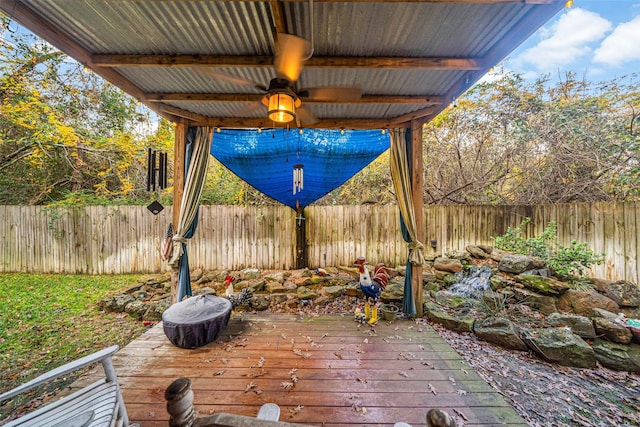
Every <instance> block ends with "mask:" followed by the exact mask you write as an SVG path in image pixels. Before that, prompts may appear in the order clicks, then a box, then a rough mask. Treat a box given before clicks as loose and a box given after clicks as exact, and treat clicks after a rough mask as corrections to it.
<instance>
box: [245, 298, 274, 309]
mask: <svg viewBox="0 0 640 427" xmlns="http://www.w3.org/2000/svg"><path fill="white" fill-rule="evenodd" d="M270 303H271V301H270V300H269V298H267V297H266V296H265V295H254V296H253V298H251V302H249V305H250V306H251V308H252V309H254V310H257V311H264V310H266V309H268V308H269V304H270Z"/></svg>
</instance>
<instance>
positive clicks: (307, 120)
mask: <svg viewBox="0 0 640 427" xmlns="http://www.w3.org/2000/svg"><path fill="white" fill-rule="evenodd" d="M316 123H318V118H317V117H316V116H314V115H313V113H312V112H311V111H309V110H307V109H306V108H305V107H299V108H296V124H297V125H298V127H302V126H305V125H306V126H309V125H314V124H316Z"/></svg>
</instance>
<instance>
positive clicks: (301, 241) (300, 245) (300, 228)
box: [296, 205, 308, 269]
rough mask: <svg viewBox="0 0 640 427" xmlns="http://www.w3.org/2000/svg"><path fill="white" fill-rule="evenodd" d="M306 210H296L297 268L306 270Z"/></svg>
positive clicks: (300, 208) (299, 207)
mask: <svg viewBox="0 0 640 427" xmlns="http://www.w3.org/2000/svg"><path fill="white" fill-rule="evenodd" d="M305 223H306V220H305V217H304V208H303V207H301V206H300V205H298V206H297V208H296V268H297V269H301V268H306V267H308V265H307V233H306V229H307V228H306V224H305Z"/></svg>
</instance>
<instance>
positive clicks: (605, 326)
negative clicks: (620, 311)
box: [593, 317, 633, 344]
mask: <svg viewBox="0 0 640 427" xmlns="http://www.w3.org/2000/svg"><path fill="white" fill-rule="evenodd" d="M593 326H594V328H595V330H596V334H598V336H600V337H601V338H603V339H605V340H607V341H611V342H615V343H619V344H629V343H630V342H631V339H632V338H633V334H632V333H631V331H630V330H629V329H628V328H625V327H624V326H623V325H621V324H620V323H618V322H617V321H615V320H613V319H611V318H606V317H594V318H593Z"/></svg>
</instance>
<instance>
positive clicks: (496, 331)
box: [473, 317, 527, 351]
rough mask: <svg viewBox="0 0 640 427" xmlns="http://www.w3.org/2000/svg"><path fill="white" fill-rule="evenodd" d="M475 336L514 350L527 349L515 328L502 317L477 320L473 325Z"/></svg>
mask: <svg viewBox="0 0 640 427" xmlns="http://www.w3.org/2000/svg"><path fill="white" fill-rule="evenodd" d="M473 331H474V332H475V334H476V336H477V337H478V338H480V339H482V340H484V341H487V342H490V343H492V344H497V345H499V346H501V347H504V348H510V349H514V350H521V351H525V350H527V345H526V344H525V343H524V341H522V340H521V339H520V336H519V335H518V332H517V331H516V328H515V327H514V326H513V323H511V321H510V320H509V319H506V318H504V317H488V318H486V319H483V320H478V321H476V322H475V323H474V325H473Z"/></svg>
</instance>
